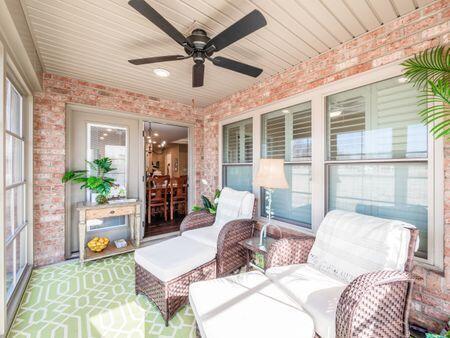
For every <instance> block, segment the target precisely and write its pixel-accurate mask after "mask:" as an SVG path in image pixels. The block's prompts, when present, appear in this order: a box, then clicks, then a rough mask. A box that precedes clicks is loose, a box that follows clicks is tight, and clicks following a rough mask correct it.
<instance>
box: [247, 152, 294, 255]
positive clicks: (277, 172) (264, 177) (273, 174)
mask: <svg viewBox="0 0 450 338" xmlns="http://www.w3.org/2000/svg"><path fill="white" fill-rule="evenodd" d="M255 184H256V185H257V186H260V187H262V188H264V189H265V190H266V191H267V193H266V200H267V204H266V214H267V215H268V219H269V221H268V222H267V223H266V224H264V225H263V227H262V229H261V234H260V237H259V246H260V247H264V240H265V239H266V236H267V227H268V226H269V225H270V221H271V219H272V215H273V211H272V193H273V191H274V189H286V188H288V187H289V185H288V183H287V181H286V176H285V175H284V160H283V159H274V158H262V159H261V160H260V161H259V169H258V172H257V174H256V177H255Z"/></svg>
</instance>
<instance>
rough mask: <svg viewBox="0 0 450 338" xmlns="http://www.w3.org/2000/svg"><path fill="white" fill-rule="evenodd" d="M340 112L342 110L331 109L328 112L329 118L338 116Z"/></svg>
mask: <svg viewBox="0 0 450 338" xmlns="http://www.w3.org/2000/svg"><path fill="white" fill-rule="evenodd" d="M341 114H342V111H340V110H336V111H332V112H331V113H330V118H333V117H338V116H339V115H341Z"/></svg>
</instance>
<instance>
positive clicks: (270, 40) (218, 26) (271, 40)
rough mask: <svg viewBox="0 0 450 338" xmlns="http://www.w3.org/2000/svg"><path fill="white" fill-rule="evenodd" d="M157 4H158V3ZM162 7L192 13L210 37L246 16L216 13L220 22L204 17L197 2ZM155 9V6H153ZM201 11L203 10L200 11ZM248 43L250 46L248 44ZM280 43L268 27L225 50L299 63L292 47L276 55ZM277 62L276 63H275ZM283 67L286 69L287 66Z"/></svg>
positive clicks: (296, 51)
mask: <svg viewBox="0 0 450 338" xmlns="http://www.w3.org/2000/svg"><path fill="white" fill-rule="evenodd" d="M158 4H159V3H158ZM193 5H196V6H198V7H200V9H197V8H193V7H192V6H193ZM164 6H165V7H166V8H170V9H171V10H172V11H173V12H181V13H192V14H190V15H189V16H194V14H195V15H196V18H197V21H198V23H199V24H200V25H201V26H202V28H204V29H205V30H206V31H207V32H208V35H210V37H214V36H215V35H217V34H219V33H220V32H222V31H223V30H224V29H226V28H227V27H229V26H230V25H232V24H233V23H234V22H236V21H237V20H239V19H241V18H242V17H243V16H244V15H246V14H248V13H245V14H240V15H238V16H237V17H234V18H231V17H227V16H225V15H224V14H223V13H220V12H218V14H216V15H218V16H220V17H221V18H222V20H218V19H216V18H212V17H211V16H209V15H206V14H205V13H204V11H205V9H204V8H205V6H204V5H203V6H202V4H201V3H200V2H197V1H195V0H193V1H189V2H185V1H173V2H165V3H164ZM155 7H156V6H155ZM202 9H203V10H202ZM206 11H207V10H206ZM167 15H168V16H169V17H170V13H169V12H167ZM248 42H250V44H249V43H248ZM281 46H282V42H281V41H280V40H279V39H277V38H276V37H275V36H274V35H273V33H272V32H271V31H270V30H268V27H267V26H266V27H264V28H262V29H260V30H258V31H256V32H254V33H252V34H250V35H249V36H247V37H246V38H244V39H242V40H240V41H237V42H236V43H234V44H232V45H231V46H229V47H227V49H235V50H236V51H239V52H242V51H245V50H250V51H252V52H253V53H254V51H256V50H260V49H262V50H263V51H261V53H262V54H265V55H270V56H273V57H274V59H273V60H272V62H274V63H275V64H278V63H279V61H283V60H284V61H287V62H288V63H289V65H293V64H296V63H298V62H299V60H298V56H297V55H298V50H296V49H295V48H293V47H292V46H289V47H288V48H286V53H285V54H284V55H282V56H280V55H277V54H276V53H275V51H276V50H277V47H278V48H281ZM277 60H278V61H277ZM283 67H288V66H287V65H285V66H283Z"/></svg>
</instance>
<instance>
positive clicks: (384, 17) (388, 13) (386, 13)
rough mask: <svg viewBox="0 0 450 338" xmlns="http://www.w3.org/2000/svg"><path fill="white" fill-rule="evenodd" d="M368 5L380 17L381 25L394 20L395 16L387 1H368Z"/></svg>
mask: <svg viewBox="0 0 450 338" xmlns="http://www.w3.org/2000/svg"><path fill="white" fill-rule="evenodd" d="M368 3H369V4H370V6H371V7H372V9H373V10H374V11H376V13H377V14H378V16H379V17H380V19H381V21H382V23H387V22H389V21H392V20H394V19H395V18H396V17H397V15H396V13H395V9H394V8H393V7H392V4H391V2H390V1H389V0H368Z"/></svg>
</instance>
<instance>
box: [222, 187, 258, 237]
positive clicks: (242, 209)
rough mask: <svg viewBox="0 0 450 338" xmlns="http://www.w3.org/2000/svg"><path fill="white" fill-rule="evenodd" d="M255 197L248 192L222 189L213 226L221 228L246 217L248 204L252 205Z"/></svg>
mask: <svg viewBox="0 0 450 338" xmlns="http://www.w3.org/2000/svg"><path fill="white" fill-rule="evenodd" d="M254 200H255V196H254V195H253V194H251V193H249V192H248V191H238V190H234V189H231V188H223V189H222V192H221V193H220V197H219V204H218V206H217V214H216V220H215V222H214V226H218V227H220V228H221V227H223V226H224V225H225V224H226V223H228V222H230V221H232V220H235V219H242V218H251V216H250V217H248V214H249V211H248V209H249V204H250V203H251V204H252V207H251V208H252V210H253V201H254ZM243 216H244V217H243Z"/></svg>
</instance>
